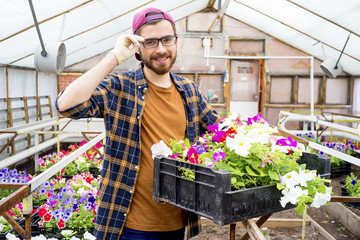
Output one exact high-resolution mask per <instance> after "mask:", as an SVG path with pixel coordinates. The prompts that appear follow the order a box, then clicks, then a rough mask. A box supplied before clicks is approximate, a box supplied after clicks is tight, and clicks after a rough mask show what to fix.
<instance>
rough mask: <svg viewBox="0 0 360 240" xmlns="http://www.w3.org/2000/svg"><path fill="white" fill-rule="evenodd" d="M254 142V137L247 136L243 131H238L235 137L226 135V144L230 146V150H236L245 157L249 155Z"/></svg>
mask: <svg viewBox="0 0 360 240" xmlns="http://www.w3.org/2000/svg"><path fill="white" fill-rule="evenodd" d="M252 142H253V139H251V138H249V137H246V136H245V134H243V133H241V132H238V133H237V134H236V135H235V137H234V138H232V137H226V146H227V147H228V148H230V150H234V151H235V153H236V154H239V155H240V156H243V157H246V156H247V155H249V150H250V148H251V146H252V145H251V143H252Z"/></svg>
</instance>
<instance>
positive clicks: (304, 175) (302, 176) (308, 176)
mask: <svg viewBox="0 0 360 240" xmlns="http://www.w3.org/2000/svg"><path fill="white" fill-rule="evenodd" d="M315 177H316V174H315V172H313V171H308V172H306V171H305V170H301V169H300V171H299V176H298V181H299V184H300V185H301V186H304V187H307V183H306V182H307V181H311V180H313V179H314V178H315Z"/></svg>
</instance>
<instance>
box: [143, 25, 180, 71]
mask: <svg viewBox="0 0 360 240" xmlns="http://www.w3.org/2000/svg"><path fill="white" fill-rule="evenodd" d="M170 35H174V30H173V28H172V25H171V23H170V22H169V21H167V20H162V21H160V22H158V23H156V24H154V25H146V26H144V27H143V28H142V29H141V32H140V36H141V37H143V38H145V40H146V39H149V38H162V37H164V36H170ZM139 53H140V56H141V60H142V61H143V63H144V65H145V67H147V68H149V69H150V70H152V71H153V72H155V73H156V74H158V75H164V74H166V73H168V72H169V71H170V69H171V67H172V65H173V64H174V62H175V60H176V44H174V45H172V46H164V45H163V43H162V42H161V41H159V44H158V45H157V46H156V47H154V48H145V47H144V45H143V44H140V49H139Z"/></svg>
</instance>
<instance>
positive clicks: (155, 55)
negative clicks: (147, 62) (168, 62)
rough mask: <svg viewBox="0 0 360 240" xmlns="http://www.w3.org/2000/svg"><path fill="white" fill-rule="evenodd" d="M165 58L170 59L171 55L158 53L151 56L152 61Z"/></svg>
mask: <svg viewBox="0 0 360 240" xmlns="http://www.w3.org/2000/svg"><path fill="white" fill-rule="evenodd" d="M167 57H171V54H169V53H162V54H160V53H158V54H154V55H153V56H151V58H152V59H158V58H167Z"/></svg>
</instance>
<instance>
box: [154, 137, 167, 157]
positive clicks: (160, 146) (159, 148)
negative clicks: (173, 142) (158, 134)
mask: <svg viewBox="0 0 360 240" xmlns="http://www.w3.org/2000/svg"><path fill="white" fill-rule="evenodd" d="M151 152H152V158H153V159H155V157H156V156H158V155H161V156H165V157H168V156H171V155H172V151H171V149H170V148H169V147H168V146H167V145H166V144H165V142H164V141H163V140H160V142H159V143H157V144H154V145H152V147H151Z"/></svg>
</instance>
